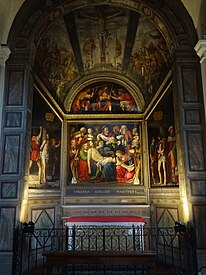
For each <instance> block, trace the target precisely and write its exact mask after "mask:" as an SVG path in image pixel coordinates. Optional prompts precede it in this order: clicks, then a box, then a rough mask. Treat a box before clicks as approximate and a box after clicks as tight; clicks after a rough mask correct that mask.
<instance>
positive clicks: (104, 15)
mask: <svg viewBox="0 0 206 275" xmlns="http://www.w3.org/2000/svg"><path fill="white" fill-rule="evenodd" d="M121 15H124V10H122V9H121V10H117V11H113V12H110V11H109V10H107V7H106V6H98V7H96V12H95V13H94V14H92V13H80V17H81V18H87V19H90V20H95V21H96V23H97V35H98V41H99V49H100V62H101V64H102V63H106V47H107V40H108V39H109V38H110V36H111V34H110V33H109V32H108V29H107V21H108V20H110V19H112V18H114V17H117V16H121Z"/></svg>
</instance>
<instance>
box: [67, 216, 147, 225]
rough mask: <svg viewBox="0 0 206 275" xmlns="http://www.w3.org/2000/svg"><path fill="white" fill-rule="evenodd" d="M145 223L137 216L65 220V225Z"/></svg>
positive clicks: (78, 217) (79, 217)
mask: <svg viewBox="0 0 206 275" xmlns="http://www.w3.org/2000/svg"><path fill="white" fill-rule="evenodd" d="M145 223H146V221H145V219H144V218H142V217H137V216H73V217H70V218H68V219H67V220H66V223H65V225H66V226H71V225H75V224H77V225H78V224H85V225H88V224H92V225H95V224H120V225H122V224H124V225H125V224H141V225H144V224H145Z"/></svg>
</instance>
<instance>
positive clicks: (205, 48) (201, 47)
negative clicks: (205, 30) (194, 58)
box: [194, 39, 206, 62]
mask: <svg viewBox="0 0 206 275" xmlns="http://www.w3.org/2000/svg"><path fill="white" fill-rule="evenodd" d="M194 49H195V51H196V52H197V54H198V55H199V57H200V59H201V60H200V61H201V62H203V61H204V60H205V58H206V39H203V40H199V41H198V42H197V44H196V46H195V48H194Z"/></svg>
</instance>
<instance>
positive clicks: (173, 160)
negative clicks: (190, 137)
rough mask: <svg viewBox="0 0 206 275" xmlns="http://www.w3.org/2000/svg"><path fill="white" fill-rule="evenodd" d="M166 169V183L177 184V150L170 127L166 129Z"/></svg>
mask: <svg viewBox="0 0 206 275" xmlns="http://www.w3.org/2000/svg"><path fill="white" fill-rule="evenodd" d="M166 145H167V169H168V175H167V176H168V182H174V183H177V182H178V178H177V172H176V171H175V169H176V170H177V150H176V137H175V133H174V127H173V126H170V127H169V129H168V137H167V144H166Z"/></svg>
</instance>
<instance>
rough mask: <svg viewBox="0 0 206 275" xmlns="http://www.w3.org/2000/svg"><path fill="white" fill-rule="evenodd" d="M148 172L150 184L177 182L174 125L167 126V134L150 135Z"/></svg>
mask: <svg viewBox="0 0 206 275" xmlns="http://www.w3.org/2000/svg"><path fill="white" fill-rule="evenodd" d="M150 172H151V180H152V184H153V185H156V184H160V185H162V184H163V185H166V184H173V185H174V184H178V170H177V150H176V137H175V133H174V127H173V126H170V127H169V128H168V135H167V137H164V136H163V135H162V134H161V133H159V134H158V136H157V137H155V136H152V138H151V143H150Z"/></svg>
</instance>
